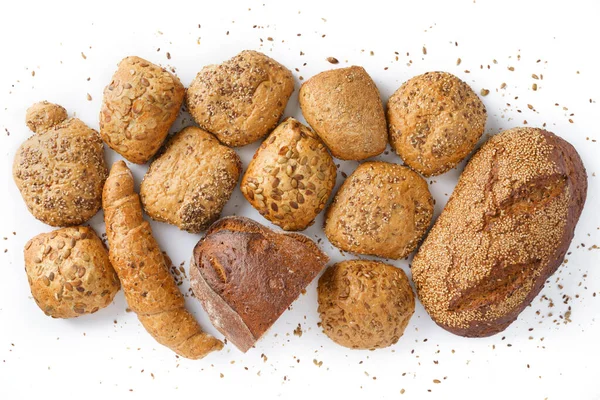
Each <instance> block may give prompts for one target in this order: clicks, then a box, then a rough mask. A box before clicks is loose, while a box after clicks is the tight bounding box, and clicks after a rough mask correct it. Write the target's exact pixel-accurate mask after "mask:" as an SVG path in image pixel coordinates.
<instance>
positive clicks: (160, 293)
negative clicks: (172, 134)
mask: <svg viewBox="0 0 600 400" xmlns="http://www.w3.org/2000/svg"><path fill="white" fill-rule="evenodd" d="M102 202H103V207H104V221H105V223H106V236H107V238H108V244H109V257H110V261H111V263H112V265H113V267H114V268H115V270H116V271H117V274H118V275H119V279H120V280H121V284H122V285H123V291H124V292H125V299H126V300H127V304H128V305H129V307H130V308H131V309H132V310H133V311H134V312H135V313H136V314H137V316H138V319H139V320H140V322H141V323H142V325H143V326H144V328H146V330H147V331H148V333H150V335H152V337H154V339H156V341H157V342H159V343H160V344H162V345H164V346H166V347H168V348H170V349H171V350H173V351H174V352H176V353H177V354H179V355H180V356H182V357H185V358H190V359H199V358H202V357H204V356H206V355H207V354H208V353H210V352H212V351H215V350H220V349H221V348H222V347H223V343H221V342H220V341H219V340H217V339H215V338H214V337H212V336H210V335H209V334H207V333H204V332H203V331H202V329H200V326H198V323H197V322H196V320H195V319H194V317H193V316H192V314H190V313H189V312H188V311H187V310H186V309H185V300H184V298H183V295H182V294H181V292H180V291H179V289H178V288H177V285H176V284H175V280H174V279H173V277H172V276H171V274H170V273H169V270H168V266H167V263H166V261H165V256H164V255H163V253H162V252H161V250H160V248H159V247H158V243H156V240H155V239H154V237H153V236H152V228H150V224H149V223H148V221H146V220H144V217H143V216H142V206H141V204H140V199H139V196H138V195H137V193H135V192H134V188H133V176H132V175H131V171H129V169H128V168H127V166H126V165H125V163H124V162H123V161H118V162H116V163H115V164H114V165H113V167H112V169H111V171H110V175H109V177H108V180H107V181H106V185H105V186H104V193H103V195H102Z"/></svg>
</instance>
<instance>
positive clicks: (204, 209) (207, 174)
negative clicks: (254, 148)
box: [140, 126, 242, 233]
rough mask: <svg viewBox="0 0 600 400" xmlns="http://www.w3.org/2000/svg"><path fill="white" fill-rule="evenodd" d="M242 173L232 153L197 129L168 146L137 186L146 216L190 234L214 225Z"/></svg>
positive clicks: (183, 131)
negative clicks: (139, 185) (138, 186)
mask: <svg viewBox="0 0 600 400" xmlns="http://www.w3.org/2000/svg"><path fill="white" fill-rule="evenodd" d="M241 173H242V163H241V161H240V158H239V157H238V155H237V154H236V152H235V151H234V150H233V149H230V148H229V147H227V146H223V145H222V144H221V143H220V142H219V141H218V140H217V139H216V138H215V137H214V136H213V135H211V134H210V133H208V132H205V131H203V130H202V129H200V128H197V127H193V126H190V127H187V128H185V129H183V130H182V131H181V132H179V133H177V134H175V135H174V136H173V137H172V138H170V139H169V141H168V142H167V144H166V146H165V148H164V151H162V152H161V154H160V155H159V156H158V157H157V158H156V159H155V160H154V161H153V162H152V164H150V168H149V169H148V172H147V173H146V175H145V176H144V180H143V181H142V184H141V187H140V197H141V200H142V204H143V205H144V210H145V211H146V213H147V214H148V215H149V216H150V217H151V218H152V219H155V220H157V221H161V222H167V223H169V224H173V225H175V226H177V227H179V229H182V230H186V231H188V232H191V233H198V232H201V231H203V230H205V229H206V228H207V227H208V226H209V225H210V224H212V223H213V222H214V221H216V220H217V219H218V218H219V215H220V214H221V211H222V210H223V207H224V206H225V204H226V203H227V201H228V200H229V198H230V197H231V193H232V192H233V189H234V188H235V185H237V182H238V179H239V177H240V174H241Z"/></svg>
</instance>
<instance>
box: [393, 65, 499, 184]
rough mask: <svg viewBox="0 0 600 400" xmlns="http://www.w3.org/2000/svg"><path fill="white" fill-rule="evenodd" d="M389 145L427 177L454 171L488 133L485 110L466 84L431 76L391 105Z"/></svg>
mask: <svg viewBox="0 0 600 400" xmlns="http://www.w3.org/2000/svg"><path fill="white" fill-rule="evenodd" d="M387 117H388V123H389V135H390V144H391V145H392V148H393V149H394V150H395V151H396V153H398V155H400V157H402V160H403V161H404V162H405V163H406V164H407V165H408V166H410V167H411V168H412V169H414V170H416V171H418V172H420V173H421V174H423V175H424V176H431V175H439V174H441V173H444V172H446V171H447V170H449V169H451V168H454V167H455V166H456V165H457V164H458V163H459V162H461V161H462V160H463V159H464V158H465V157H466V156H467V155H468V154H469V153H470V152H471V150H473V148H474V147H475V144H476V143H477V141H478V140H479V138H480V137H481V135H482V133H483V130H484V129H485V122H486V118H487V113H486V110H485V106H484V105H483V103H482V102H481V100H480V99H479V97H478V96H477V94H475V92H473V90H472V89H471V88H470V87H469V85H467V84H466V83H465V82H463V81H462V80H460V79H459V78H457V77H456V76H454V75H452V74H449V73H446V72H428V73H426V74H423V75H419V76H416V77H414V78H412V79H409V80H408V81H407V82H405V83H404V84H403V85H402V86H400V88H399V89H398V90H397V91H396V92H395V93H394V94H393V95H392V96H391V97H390V99H389V101H388V105H387Z"/></svg>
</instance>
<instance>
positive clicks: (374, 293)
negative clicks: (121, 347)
mask: <svg viewBox="0 0 600 400" xmlns="http://www.w3.org/2000/svg"><path fill="white" fill-rule="evenodd" d="M317 291H318V301H319V310H318V311H319V315H320V317H321V326H322V327H323V331H324V332H325V334H326V335H327V336H329V338H330V339H331V340H333V341H334V342H336V343H337V344H340V345H342V346H345V347H348V348H351V349H379V348H383V347H387V346H390V345H392V344H394V343H396V342H397V341H398V339H400V337H401V336H402V334H403V333H404V329H406V326H407V325H408V321H409V320H410V317H411V316H412V315H413V313H414V312H415V296H414V294H413V290H412V288H411V286H410V283H409V281H408V277H407V276H406V274H405V273H404V271H402V270H401V269H400V268H396V267H394V266H391V265H388V264H384V263H382V262H378V261H367V260H351V261H343V262H340V263H338V264H335V265H333V266H331V267H329V268H328V269H327V270H326V271H325V273H324V274H323V275H322V276H321V278H320V279H319V286H318V289H317Z"/></svg>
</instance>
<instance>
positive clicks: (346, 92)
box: [299, 66, 387, 160]
mask: <svg viewBox="0 0 600 400" xmlns="http://www.w3.org/2000/svg"><path fill="white" fill-rule="evenodd" d="M299 101H300V107H301V108H302V115H304V118H306V121H307V122H308V123H309V124H310V126H311V127H312V128H313V129H314V130H315V132H317V134H318V135H319V136H320V137H321V139H323V141H324V142H325V144H326V145H327V147H329V150H331V154H333V156H334V157H337V158H339V159H342V160H363V159H365V158H369V157H373V156H376V155H378V154H381V153H382V152H383V151H384V150H385V147H386V146H387V127H386V122H385V113H384V111H383V105H382V104H381V98H380V97H379V90H377V86H376V85H375V82H373V79H371V77H370V76H369V74H367V71H365V70H364V68H362V67H356V66H352V67H349V68H341V69H334V70H330V71H325V72H321V73H320V74H318V75H315V76H313V77H312V78H310V79H309V80H308V81H306V82H305V83H304V84H303V85H302V87H301V88H300V95H299Z"/></svg>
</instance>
